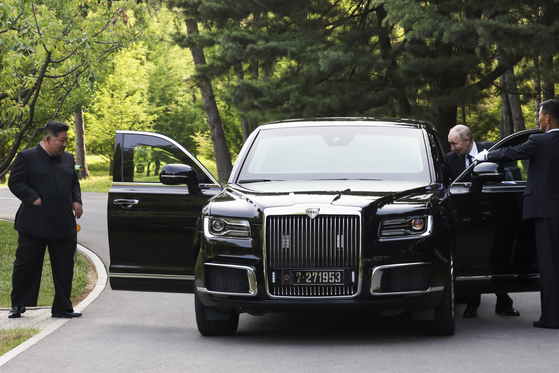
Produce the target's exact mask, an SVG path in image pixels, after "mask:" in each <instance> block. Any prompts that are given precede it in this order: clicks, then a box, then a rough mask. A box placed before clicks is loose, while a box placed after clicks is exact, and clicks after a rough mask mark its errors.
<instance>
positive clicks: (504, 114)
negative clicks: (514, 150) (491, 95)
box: [499, 74, 514, 139]
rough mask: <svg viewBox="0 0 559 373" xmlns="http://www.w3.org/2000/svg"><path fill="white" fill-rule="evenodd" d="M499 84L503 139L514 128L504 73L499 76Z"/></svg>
mask: <svg viewBox="0 0 559 373" xmlns="http://www.w3.org/2000/svg"><path fill="white" fill-rule="evenodd" d="M499 85H500V86H501V138H502V139H503V138H505V137H507V136H508V135H510V134H511V133H513V130H514V122H513V120H512V111H511V109H510V102H509V95H508V94H507V83H506V79H505V74H503V75H501V77H500V78H499Z"/></svg>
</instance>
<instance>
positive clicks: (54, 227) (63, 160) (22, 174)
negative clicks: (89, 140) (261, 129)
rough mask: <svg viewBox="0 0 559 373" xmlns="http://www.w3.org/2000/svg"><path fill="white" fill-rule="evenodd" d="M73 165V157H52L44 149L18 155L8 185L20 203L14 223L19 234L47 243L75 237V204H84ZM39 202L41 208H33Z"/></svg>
mask: <svg viewBox="0 0 559 373" xmlns="http://www.w3.org/2000/svg"><path fill="white" fill-rule="evenodd" d="M74 164H75V163H74V156H73V155H72V154H71V153H69V152H64V153H63V154H62V155H61V156H59V157H51V156H50V155H49V154H48V153H47V152H46V151H45V150H44V149H43V148H42V146H41V145H38V146H37V147H36V148H34V149H28V150H24V151H22V152H20V153H19V154H18V156H17V157H16V160H15V161H14V166H13V168H12V171H11V172H10V178H9V181H8V186H9V187H10V190H11V191H12V193H13V194H14V195H15V196H16V197H17V198H19V199H20V200H21V205H20V206H19V209H18V211H17V213H16V218H15V223H14V228H15V229H16V230H17V231H18V232H20V233H24V234H27V235H31V236H35V237H39V238H47V239H61V238H67V237H71V236H75V235H76V220H75V218H74V215H73V213H72V204H73V203H74V202H80V203H81V202H82V200H81V189H80V183H79V180H78V177H77V175H76V172H75V169H74ZM37 198H41V201H42V205H41V206H36V205H33V202H34V201H36V200H37Z"/></svg>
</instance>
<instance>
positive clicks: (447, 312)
mask: <svg viewBox="0 0 559 373" xmlns="http://www.w3.org/2000/svg"><path fill="white" fill-rule="evenodd" d="M454 303H455V299H454V261H453V258H452V256H451V258H450V264H449V273H448V275H447V276H446V281H445V287H444V290H443V297H442V299H441V301H440V303H439V304H438V305H436V306H435V318H434V319H433V320H429V321H421V322H419V323H418V325H417V326H418V331H419V332H420V333H422V334H431V335H453V334H454V330H455V329H456V325H455V313H454Z"/></svg>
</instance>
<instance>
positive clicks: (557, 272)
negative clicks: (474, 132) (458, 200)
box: [476, 100, 559, 329]
mask: <svg viewBox="0 0 559 373" xmlns="http://www.w3.org/2000/svg"><path fill="white" fill-rule="evenodd" d="M539 123H540V130H541V131H542V132H543V133H541V134H535V135H531V136H530V137H529V138H528V140H527V141H526V142H525V143H524V144H521V145H518V146H513V147H510V148H503V149H498V150H495V151H492V152H489V153H487V152H483V153H480V154H479V155H478V156H477V158H476V159H477V160H478V161H483V160H489V161H496V162H510V161H515V160H519V159H529V160H530V167H529V168H528V181H527V182H526V190H525V192H524V211H523V215H522V218H523V219H524V220H527V219H534V224H535V228H536V248H537V255H538V265H539V267H540V297H541V308H542V314H541V317H540V319H539V320H538V321H534V324H533V325H534V327H538V328H549V329H559V101H558V100H547V101H545V102H543V103H542V104H541V106H540V117H539Z"/></svg>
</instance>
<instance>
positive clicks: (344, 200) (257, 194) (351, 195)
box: [208, 180, 437, 218]
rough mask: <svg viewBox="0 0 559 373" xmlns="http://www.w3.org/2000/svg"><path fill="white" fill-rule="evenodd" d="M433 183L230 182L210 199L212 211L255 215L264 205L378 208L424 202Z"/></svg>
mask: <svg viewBox="0 0 559 373" xmlns="http://www.w3.org/2000/svg"><path fill="white" fill-rule="evenodd" d="M433 189H437V188H433V187H432V186H430V185H425V184H424V183H417V182H401V181H398V182H386V181H371V180H334V181H331V180H328V181H324V180H316V181H305V182H302V181H282V182H278V181H274V182H258V183H250V184H244V185H237V184H231V185H229V186H228V187H227V188H226V189H225V190H224V191H223V192H222V193H221V194H220V195H218V196H216V198H214V199H213V201H212V203H211V211H208V212H209V213H211V214H214V213H215V214H220V215H221V214H224V215H231V214H232V215H233V216H235V215H236V216H239V217H240V216H245V217H247V218H249V217H256V216H257V215H259V214H260V213H261V212H262V211H263V210H264V209H266V208H271V207H288V206H297V205H309V207H313V206H315V205H316V206H318V205H331V206H347V207H356V208H366V207H369V206H373V205H375V206H376V207H377V208H379V207H381V206H383V205H386V204H388V203H393V202H398V203H405V204H413V205H416V206H417V205H421V206H425V204H426V203H427V202H428V201H429V200H430V198H431V197H432V195H433Z"/></svg>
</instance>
